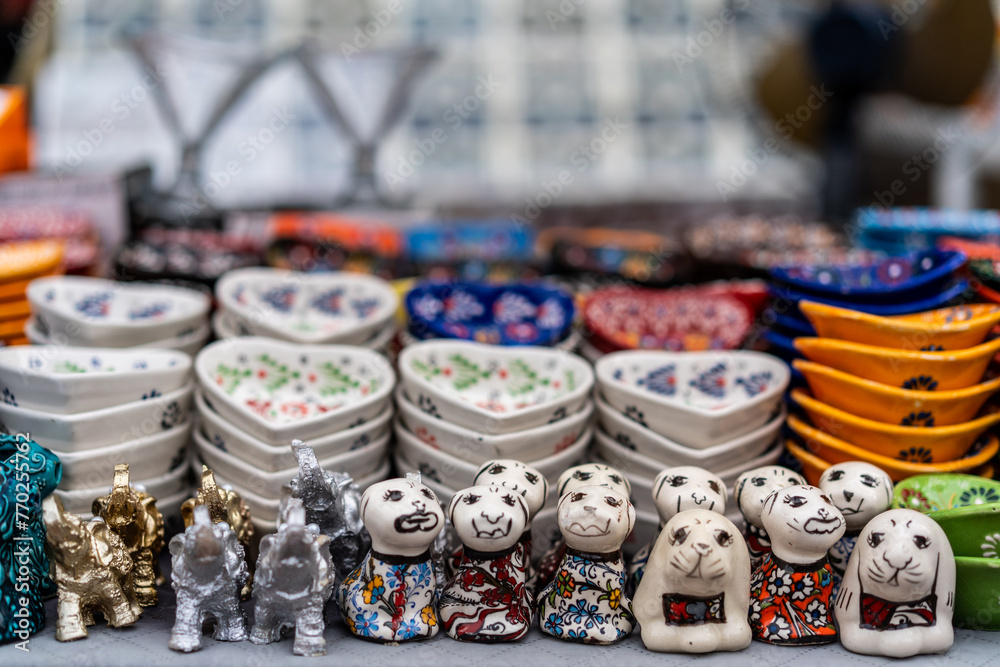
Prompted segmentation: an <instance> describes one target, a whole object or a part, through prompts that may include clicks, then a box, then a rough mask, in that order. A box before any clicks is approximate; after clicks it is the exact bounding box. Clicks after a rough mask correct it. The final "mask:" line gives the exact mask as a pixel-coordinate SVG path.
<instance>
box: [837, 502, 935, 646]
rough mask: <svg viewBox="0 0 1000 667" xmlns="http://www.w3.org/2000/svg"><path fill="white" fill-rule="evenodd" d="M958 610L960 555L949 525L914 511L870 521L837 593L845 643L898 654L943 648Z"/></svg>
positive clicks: (889, 513)
mask: <svg viewBox="0 0 1000 667" xmlns="http://www.w3.org/2000/svg"><path fill="white" fill-rule="evenodd" d="M954 608H955V558H954V555H953V554H952V549H951V544H949V542H948V538H947V536H946V535H945V533H944V530H942V529H941V527H940V526H939V525H938V524H937V523H936V522H934V521H933V520H932V519H931V518H930V517H928V516H926V515H924V514H920V513H919V512H915V511H914V510H908V509H892V510H888V511H886V512H883V513H882V514H879V515H878V516H876V517H875V518H873V519H871V520H870V521H869V522H868V524H867V525H866V526H865V527H864V529H863V530H862V531H861V534H860V535H858V544H857V546H856V547H855V548H854V552H853V553H852V554H851V559H850V560H849V561H848V563H847V571H846V572H845V573H844V581H843V584H842V585H841V588H840V594H839V595H838V596H837V608H836V615H837V623H838V625H839V626H840V640H841V642H843V644H844V648H846V649H847V650H849V651H853V652H855V653H866V654H868V655H883V656H888V657H891V658H905V657H908V656H911V655H917V654H923V653H944V652H945V651H947V650H948V649H949V648H950V647H951V645H952V642H953V641H954V632H953V630H952V626H951V621H952V615H953V612H954Z"/></svg>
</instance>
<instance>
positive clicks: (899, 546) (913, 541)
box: [851, 509, 952, 602]
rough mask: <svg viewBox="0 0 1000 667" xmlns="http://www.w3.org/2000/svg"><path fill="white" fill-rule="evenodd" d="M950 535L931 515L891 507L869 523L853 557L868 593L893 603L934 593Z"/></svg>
mask: <svg viewBox="0 0 1000 667" xmlns="http://www.w3.org/2000/svg"><path fill="white" fill-rule="evenodd" d="M944 549H947V558H948V559H949V560H952V556H951V547H950V545H949V543H948V537H947V536H946V535H945V534H944V531H943V530H942V529H941V527H940V526H938V524H937V523H936V522H935V521H934V520H933V519H930V518H929V517H927V516H925V515H923V514H920V513H919V512H914V511H913V510H902V509H896V510H889V511H887V512H883V513H882V514H879V515H878V516H876V517H875V518H874V519H872V520H871V521H869V522H868V525H866V526H865V528H864V530H862V531H861V534H860V535H859V536H858V543H857V545H856V546H855V547H854V554H852V557H851V560H852V561H853V560H854V559H855V558H858V559H859V560H858V567H859V568H860V569H859V570H858V576H859V578H860V581H861V587H862V588H863V589H864V592H865V593H871V594H873V595H875V596H877V597H880V598H882V599H883V600H889V601H891V602H908V601H912V600H916V599H919V598H922V597H925V596H927V595H929V594H930V593H933V592H934V590H933V587H934V581H935V579H937V576H938V568H939V566H940V560H941V558H942V555H943V553H944Z"/></svg>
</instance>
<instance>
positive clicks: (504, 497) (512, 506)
mask: <svg viewBox="0 0 1000 667" xmlns="http://www.w3.org/2000/svg"><path fill="white" fill-rule="evenodd" d="M448 516H449V517H450V518H451V523H452V525H453V526H454V527H455V532H456V533H457V534H458V538H459V539H460V540H462V544H464V545H465V546H466V547H468V548H470V549H474V550H476V551H502V550H504V549H508V548H510V547H512V546H514V545H515V544H516V543H517V540H518V539H519V538H520V537H521V533H523V532H524V527H525V526H526V525H527V523H528V504H527V503H526V502H525V501H524V498H522V497H521V495H520V493H519V492H518V491H516V490H514V489H511V488H507V487H504V486H499V485H497V484H489V485H485V484H481V485H478V486H473V487H469V488H468V489H464V490H462V491H459V492H458V493H456V494H455V495H454V496H452V499H451V505H450V506H449V507H448Z"/></svg>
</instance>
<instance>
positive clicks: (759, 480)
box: [734, 466, 806, 528]
mask: <svg viewBox="0 0 1000 667" xmlns="http://www.w3.org/2000/svg"><path fill="white" fill-rule="evenodd" d="M805 483H806V481H805V480H804V479H802V477H801V476H799V475H797V474H795V473H794V472H792V471H791V470H789V469H788V468H783V467H781V466H763V467H761V468H754V469H753V470H748V471H747V472H745V473H743V474H742V475H740V476H739V477H737V478H736V487H735V489H734V491H735V494H736V504H737V505H739V508H740V513H742V514H743V518H744V519H746V520H747V523H749V524H751V525H753V526H755V527H757V528H763V527H764V524H762V523H761V521H760V513H761V510H762V509H763V504H764V498H767V497H768V496H769V495H770V494H771V492H772V491H776V490H778V489H783V488H785V487H786V486H796V485H801V484H805Z"/></svg>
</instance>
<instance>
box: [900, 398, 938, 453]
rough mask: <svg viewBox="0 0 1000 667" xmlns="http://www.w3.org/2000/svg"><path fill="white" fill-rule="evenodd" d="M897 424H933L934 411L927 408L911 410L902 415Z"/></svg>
mask: <svg viewBox="0 0 1000 667" xmlns="http://www.w3.org/2000/svg"><path fill="white" fill-rule="evenodd" d="M899 424H900V426H928V427H929V426H934V413H932V412H930V411H928V410H921V411H920V412H911V413H910V414H908V415H906V416H905V417H903V420H902V421H900V422H899ZM927 462H929V460H928V461H927Z"/></svg>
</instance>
